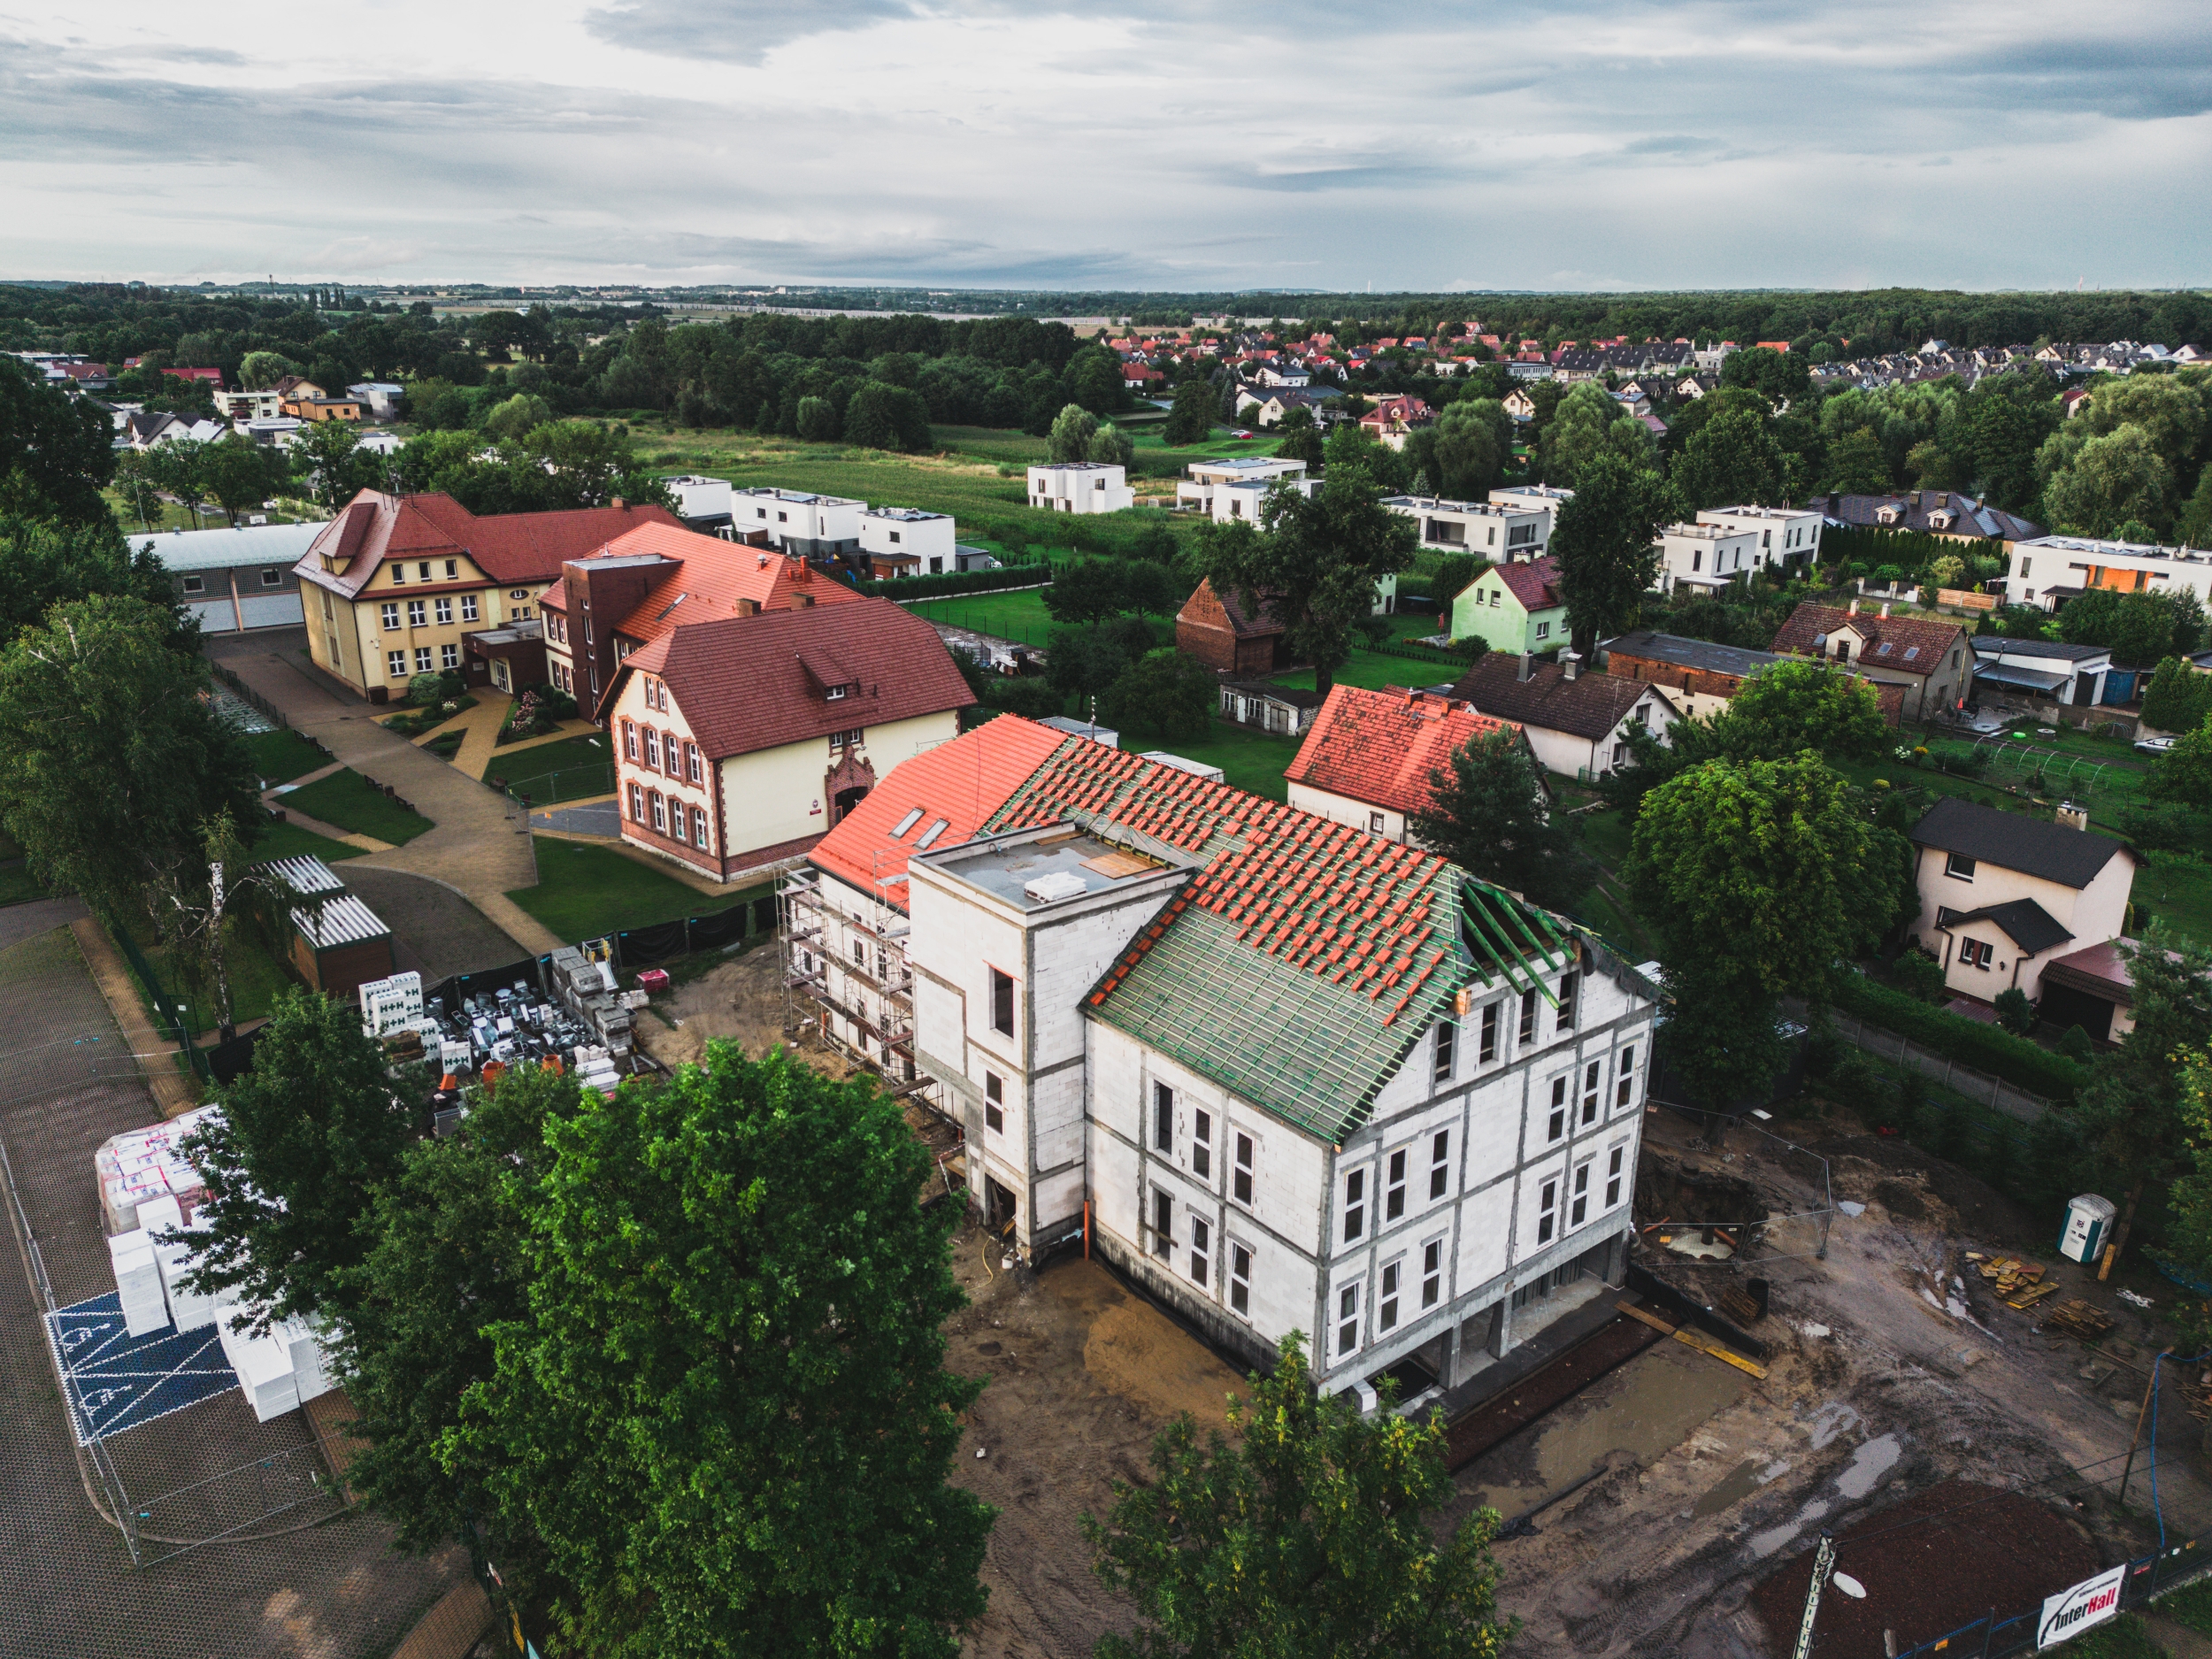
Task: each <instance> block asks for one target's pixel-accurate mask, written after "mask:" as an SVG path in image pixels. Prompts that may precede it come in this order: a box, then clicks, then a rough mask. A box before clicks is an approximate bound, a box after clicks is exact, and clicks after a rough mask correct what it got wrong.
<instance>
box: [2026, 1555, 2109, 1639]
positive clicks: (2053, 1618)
mask: <svg viewBox="0 0 2212 1659" xmlns="http://www.w3.org/2000/svg"><path fill="white" fill-rule="evenodd" d="M2127 1571H2128V1570H2127V1568H2126V1567H2125V1566H2118V1567H2113V1568H2109V1569H2108V1570H2107V1571H2103V1572H2101V1573H2099V1574H2098V1575H2097V1576H2096V1577H2095V1578H2084V1579H2083V1580H2082V1581H2081V1582H2080V1583H2079V1584H2078V1585H2076V1586H2074V1587H2073V1588H2072V1589H2070V1590H2061V1591H2060V1592H2059V1593H2058V1594H2056V1595H2053V1596H2046V1597H2045V1598H2044V1600H2043V1616H2042V1617H2040V1618H2039V1619H2038V1620H2037V1621H2036V1624H2035V1647H2036V1651H2037V1652H2038V1653H2040V1652H2041V1651H2042V1650H2043V1649H2044V1648H2046V1647H2056V1646H2058V1644H2059V1643H2061V1642H2062V1641H2064V1640H2067V1639H2068V1638H2069V1637H2072V1636H2078V1635H2080V1634H2081V1633H2082V1632H2084V1631H2085V1630H2087V1629H2088V1628H2089V1627H2090V1626H2091V1625H2092V1624H2103V1623H2104V1622H2105V1620H2107V1619H2108V1618H2110V1617H2113V1616H2114V1615H2115V1614H2116V1613H2117V1612H2119V1610H2120V1584H2121V1581H2122V1580H2123V1579H2124V1578H2126V1577H2127Z"/></svg>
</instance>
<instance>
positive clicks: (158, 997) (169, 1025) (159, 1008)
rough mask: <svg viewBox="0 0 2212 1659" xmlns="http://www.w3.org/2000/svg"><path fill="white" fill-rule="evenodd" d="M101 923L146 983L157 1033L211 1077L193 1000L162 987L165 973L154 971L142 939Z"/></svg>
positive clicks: (194, 1067) (196, 1070)
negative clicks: (195, 1022) (140, 945)
mask: <svg viewBox="0 0 2212 1659" xmlns="http://www.w3.org/2000/svg"><path fill="white" fill-rule="evenodd" d="M101 926H103V927H105V928H106V929H107V934H108V937H109V938H110V939H112V940H113V941H115V944H116V948H117V949H119V950H121V951H122V953H123V959H124V960H125V961H126V962H127V963H129V964H131V972H133V973H134V974H135V975H136V976H137V978H138V983H139V984H140V985H141V986H142V987H144V989H145V992H146V1001H147V1002H148V1003H149V1004H150V1006H151V1007H152V1009H153V1013H154V1029H155V1031H156V1033H157V1034H159V1035H160V1036H163V1037H165V1038H167V1039H169V1040H170V1041H173V1042H174V1043H176V1044H178V1045H179V1046H180V1048H182V1049H183V1051H184V1056H185V1058H186V1060H187V1061H188V1064H190V1065H191V1067H192V1070H193V1071H194V1073H195V1074H196V1075H197V1076H199V1077H202V1078H205V1077H207V1076H208V1075H209V1074H210V1073H209V1064H208V1057H207V1056H206V1055H205V1054H204V1053H203V1052H202V1051H201V1049H200V1046H199V1044H198V1043H197V1042H196V1041H195V1039H196V1037H197V1036H198V1034H199V1033H198V1028H197V1027H196V1026H195V1025H193V1023H192V1007H191V1004H190V1003H188V1002H186V1001H185V999H184V998H182V997H180V996H172V995H169V993H168V992H167V991H166V990H165V989H163V988H162V983H161V976H160V975H159V974H158V973H157V972H154V964H152V963H150V962H149V961H147V960H146V953H145V952H144V951H142V950H141V949H139V948H138V941H136V940H134V939H133V938H132V937H131V936H130V933H129V932H128V931H127V929H124V928H121V927H118V926H114V925H113V924H112V923H109V922H105V921H104V922H102V923H101Z"/></svg>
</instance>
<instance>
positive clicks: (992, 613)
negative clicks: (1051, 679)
mask: <svg viewBox="0 0 2212 1659" xmlns="http://www.w3.org/2000/svg"><path fill="white" fill-rule="evenodd" d="M906 608H907V609H908V610H909V611H912V612H913V613H914V614H915V615H916V616H918V617H926V618H929V620H930V621H932V622H941V623H943V624H945V625H946V626H948V627H955V628H972V629H974V630H975V631H976V632H977V633H979V634H996V635H997V636H998V637H999V638H1001V639H1006V640H1019V641H1021V642H1022V643H1023V644H1025V645H1035V646H1040V647H1041V646H1043V645H1045V644H1046V643H1048V641H1050V639H1051V637H1052V630H1053V628H1054V626H1056V624H1055V623H1054V622H1053V620H1052V613H1051V612H1050V611H1047V610H1046V609H1045V598H1044V593H1043V590H1042V589H1041V588H1024V589H1023V590H1021V591H1020V592H1018V593H1007V594H954V595H950V596H949V597H948V598H944V599H914V600H910V601H908V602H907V606H906ZM1161 620H1162V619H1161V618H1154V622H1155V625H1156V626H1157V624H1158V623H1159V622H1160V621H1161Z"/></svg>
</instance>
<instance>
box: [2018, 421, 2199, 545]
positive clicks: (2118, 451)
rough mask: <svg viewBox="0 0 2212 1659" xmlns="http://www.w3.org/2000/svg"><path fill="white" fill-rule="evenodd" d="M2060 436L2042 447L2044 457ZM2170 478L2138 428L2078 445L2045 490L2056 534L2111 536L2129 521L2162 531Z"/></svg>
mask: <svg viewBox="0 0 2212 1659" xmlns="http://www.w3.org/2000/svg"><path fill="white" fill-rule="evenodd" d="M2065 436H2066V434H2063V433H2062V434H2059V435H2058V436H2057V437H2054V438H2052V439H2051V440H2050V441H2049V442H2047V443H2046V444H2045V445H2044V451H2045V453H2046V454H2048V453H2049V452H2050V451H2051V448H2052V445H2054V444H2060V443H2062V442H2063V441H2064V439H2065ZM2172 489H2173V472H2172V469H2171V468H2170V467H2169V466H2168V465H2166V462H2165V461H2164V459H2163V458H2162V457H2161V456H2160V455H2159V453H2158V451H2157V449H2156V448H2155V447H2154V445H2153V444H2152V442H2151V439H2150V434H2147V433H2146V432H2145V431H2144V430H2143V428H2142V427H2140V426H2121V427H2118V428H2116V430H2114V431H2112V432H2109V433H2107V434H2104V435H2103V436H2101V437H2094V438H2091V439H2089V440H2088V441H2087V442H2084V443H2082V444H2081V445H2080V446H2079V447H2078V449H2075V450H2074V451H2073V454H2072V457H2071V458H2070V460H2069V461H2068V462H2067V463H2066V465H2063V466H2062V467H2060V468H2059V469H2057V470H2056V471H2055V472H2052V474H2051V475H2050V477H2049V479H2048V480H2047V481H2046V483H2045V484H2044V486H2043V506H2044V511H2046V512H2047V513H2048V514H2049V515H2050V518H2051V523H2052V526H2053V527H2054V528H2055V529H2059V530H2064V531H2069V532H2070V533H2072V534H2077V535H2090V536H2104V535H2110V534H2112V533H2113V532H2114V531H2115V530H2116V529H2117V528H2118V527H2119V526H2120V525H2121V524H2122V523H2124V521H2126V520H2127V519H2130V518H2140V519H2142V520H2144V521H2145V522H2146V523H2147V524H2151V525H2163V524H2164V523H2166V521H2167V520H2168V518H2170V495H2171V492H2172Z"/></svg>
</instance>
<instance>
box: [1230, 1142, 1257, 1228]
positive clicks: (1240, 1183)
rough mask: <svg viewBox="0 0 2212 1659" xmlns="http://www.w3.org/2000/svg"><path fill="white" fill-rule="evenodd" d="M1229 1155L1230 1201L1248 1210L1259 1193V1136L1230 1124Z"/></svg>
mask: <svg viewBox="0 0 2212 1659" xmlns="http://www.w3.org/2000/svg"><path fill="white" fill-rule="evenodd" d="M1229 1156H1230V1164H1229V1199H1230V1202H1232V1203H1235V1204H1240V1205H1242V1206H1243V1207H1244V1208H1245V1209H1247V1210H1249V1209H1251V1208H1252V1205H1253V1201H1254V1199H1255V1198H1256V1197H1257V1195H1258V1193H1259V1181H1260V1138H1259V1137H1258V1136H1257V1135H1256V1134H1252V1133H1248V1131H1245V1130H1242V1129H1239V1128H1237V1127H1236V1126H1235V1125H1231V1126H1230V1130H1229Z"/></svg>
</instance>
